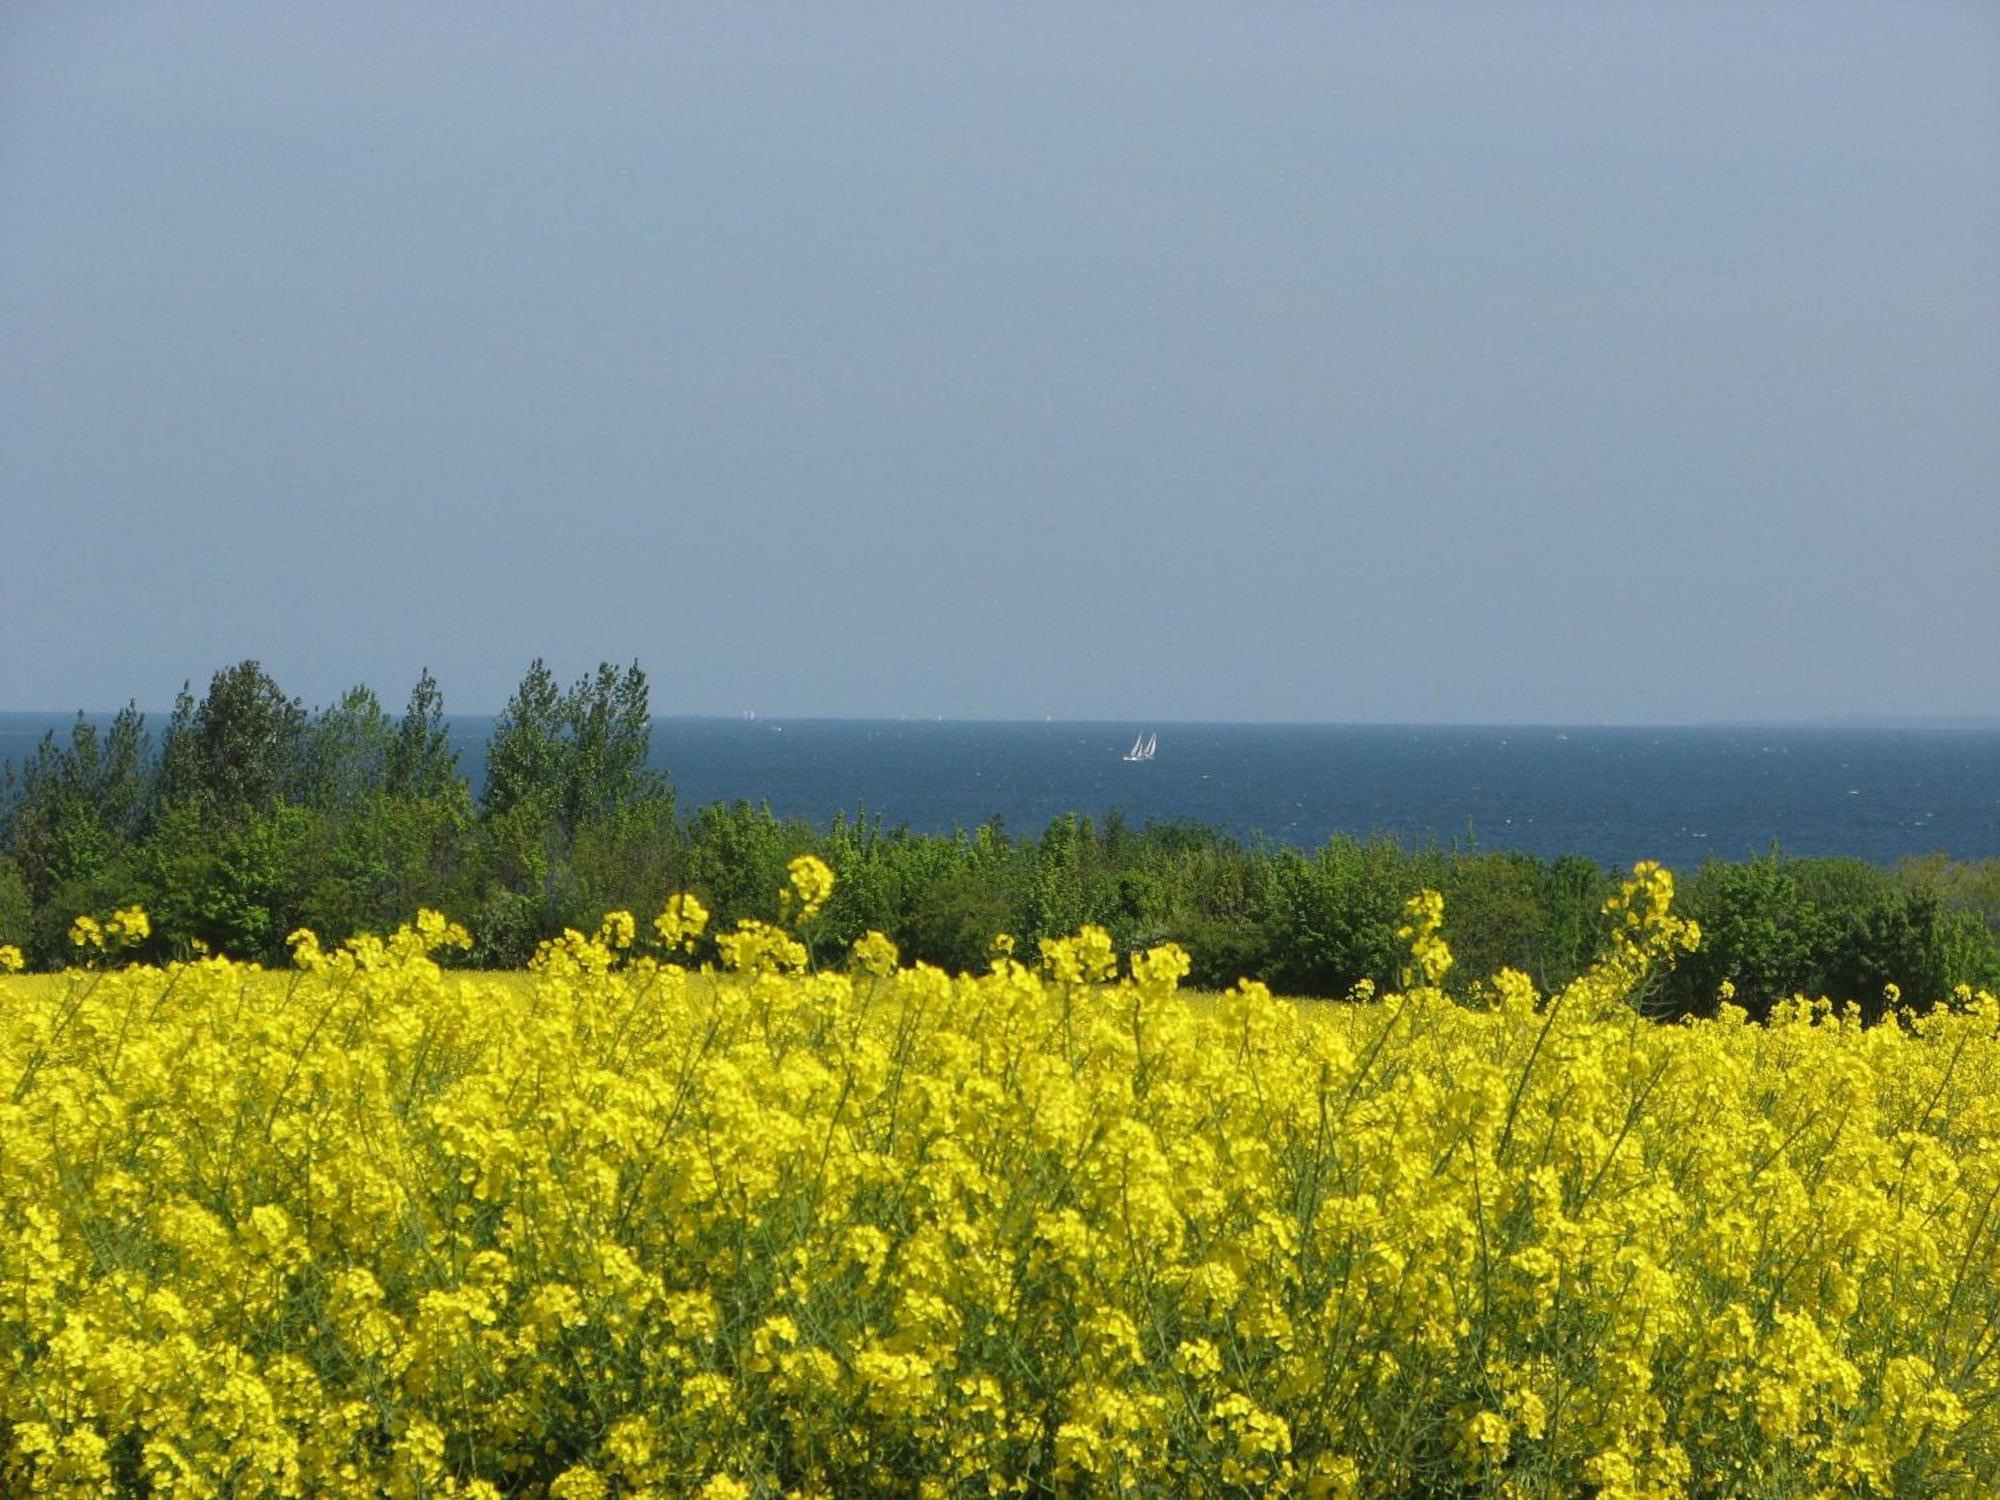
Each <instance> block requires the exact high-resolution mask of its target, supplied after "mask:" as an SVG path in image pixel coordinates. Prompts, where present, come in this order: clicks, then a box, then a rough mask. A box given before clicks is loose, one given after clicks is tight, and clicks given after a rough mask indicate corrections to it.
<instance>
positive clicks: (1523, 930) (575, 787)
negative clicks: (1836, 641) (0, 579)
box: [0, 662, 2000, 1014]
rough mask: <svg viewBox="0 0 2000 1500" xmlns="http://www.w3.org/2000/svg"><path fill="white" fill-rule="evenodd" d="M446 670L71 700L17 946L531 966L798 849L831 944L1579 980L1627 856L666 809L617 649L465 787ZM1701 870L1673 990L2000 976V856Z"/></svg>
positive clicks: (12, 875) (43, 788)
mask: <svg viewBox="0 0 2000 1500" xmlns="http://www.w3.org/2000/svg"><path fill="white" fill-rule="evenodd" d="M442 715H443V700H442V697H441V695H440V694H439V692H438V689H437V684H436V683H435V682H434V681H433V680H432V679H431V678H430V677H429V675H428V674H426V675H425V676H424V677H423V678H422V679H421V680H420V681H419V683H418V684H417V687H416V690H415V691H414V692H413V693H412V694H411V698H410V703H409V707H408V709H407V710H406V712H405V713H404V714H403V715H402V716H401V718H400V719H397V718H392V717H391V716H389V715H387V714H385V713H384V712H383V711H382V709H381V707H380V705H379V704H378V703H377V702H376V700H375V698H374V696H373V694H371V693H369V692H368V691H367V690H366V689H356V690H354V691H353V692H351V693H349V694H348V695H346V696H345V697H344V698H343V699H342V700H341V701H340V702H339V703H338V704H336V705H334V706H333V707H331V708H328V709H323V710H320V711H318V712H317V713H312V714H309V713H307V712H306V711H305V710H304V708H303V707H302V706H301V705H300V704H298V703H297V701H296V700H291V699H287V698H285V697H284V695H283V694H282V693H281V692H280V691H279V690H278V689H277V687H276V685H275V684H274V683H272V682H271V680H270V678H269V677H268V676H267V675H265V674H264V672H263V671H262V669H261V668H259V667H258V666H257V664H256V663H254V662H245V663H242V664H240V665H239V666H236V667H232V668H230V669H229V670H228V671H226V672H223V673H219V674H217V676H216V678H215V680H214V682H213V683H212V684H211V686H210V689H209V691H208V694H207V695H206V697H205V698H203V699H202V700H200V701H199V702H197V701H196V700H195V699H194V698H193V697H192V696H191V695H189V694H188V693H187V692H186V691H185V690H184V691H183V693H182V697H181V701H180V703H179V704H178V705H177V707H176V709H175V712H174V714H173V716H172V717H171V718H170V720H169V722H168V724H167V725H166V728H165V730H164V733H163V734H162V736H161V739H160V743H159V745H158V746H157V747H155V745H154V744H153V742H152V738H151V736H150V735H149V734H148V732H147V730H146V727H145V724H144V721H143V718H142V717H141V716H140V715H138V714H137V713H136V712H132V711H130V710H128V711H127V713H125V714H123V715H120V717H119V719H118V720H117V722H116V723H114V724H113V725H111V726H110V727H109V729H108V730H106V731H104V732H101V733H100V731H99V730H98V729H97V728H96V727H94V726H93V725H91V724H89V723H87V722H84V721H83V720H81V719H79V721H78V723H77V725H76V727H75V729H74V731H73V732H72V734H71V736H70V737H69V740H68V742H67V743H65V742H63V741H61V740H59V739H57V738H56V737H54V736H51V737H50V738H49V739H48V740H47V741H45V742H44V744H43V745H42V747H41V748H40V750H39V751H38V753H37V754H36V756H35V757H33V758H32V759H31V760H30V761H29V762H28V763H27V764H26V765H24V766H20V767H10V768H9V769H8V773H7V777H6V784H5V797H4V803H0V942H10V943H15V944H18V945H19V946H21V947H22V948H23V949H24V950H25V951H26V952H27V954H28V955H29V958H30V960H31V961H32V962H34V963H36V964H37V965H40V966H53V965H57V964H60V963H61V962H63V961H64V959H65V957H66V956H67V955H68V952H69V945H68V937H67V934H68V930H69V924H70V921H71V919H72V917H74V916H75V915H76V914H78V913H80V912H103V911H108V910H109V909H111V908H112V907H115V906H120V905H124V904H125V903H127V902H133V901H137V902H139V903H142V904H143V905H144V906H145V907H146V908H147V910H148V911H149V912H150V913H151V914H152V919H153V930H154V936H153V938H152V945H153V949H154V950H155V951H154V952H153V953H152V955H151V956H154V957H167V956H172V955H176V954H184V953H186V952H189V951H192V949H193V947H194V945H195V944H197V943H200V944H203V945H206V947H208V948H209V949H210V950H212V951H218V952H223V953H228V954H231V955H233V956H236V957H240V958H252V959H262V960H266V961H272V962H275V961H279V960H281V959H282V957H283V951H284V950H283V940H284V937H285V935H286V934H287V933H289V932H290V931H292V930H293V929H294V928H297V927H301V926H308V927H312V928H313V929H315V930H316V931H319V932H324V933H348V932H361V931H386V930H388V929H390V928H392V927H394V926H395V925H396V924H397V923H398V922H400V921H402V920H404V919H406V918H407V917H408V915H409V914H410V913H411V912H413V911H414V910H415V909H416V908H417V907H418V906H419V905H429V906H434V907H439V908H441V909H443V910H445V911H447V912H449V913H450V914H451V915H452V916H454V917H456V918H458V919H460V920H462V921H464V922H465V924H466V925H467V926H468V927H469V928H470V929H471V930H472V932H473V934H474V936H475V938H476V940H477V946H476V948H475V949H474V951H473V953H472V954H471V955H470V956H469V961H470V962H473V963H477V964H482V965H490V966H512V965H516V964H519V963H520V962H522V961H523V960H524V959H525V958H526V957H527V955H528V954H529V953H530V952H532V951H533V948H534V946H535V944H536V943H537V942H538V941H540V940H541V939H542V938H544V937H548V936H551V935H553V934H555V933H558V932H560V931H561V930H562V929H563V928H564V927H570V926H574V927H582V928H590V927H594V925H595V923H596V921H597V918H598V917H599V915H600V914H601V913H603V912H605V911H607V910H614V909H619V908H627V909H631V910H634V911H639V912H641V913H644V912H647V911H650V910H655V909H657V907H658V904H659V903H660V901H661V900H662V899H663V898H664V897H665V895H666V894H667V893H669V892H671V891H674V890H681V889H686V890H692V891H694V892H696V893H698V894H699V895H700V896H701V897H702V898H703V900H704V901H706V902H707V903H708V904H709V905H710V906H711V907H712V908H713V909H714V910H715V912H716V913H717V915H718V916H719V917H721V918H722V919H724V920H725V921H727V920H729V919H732V918H734V917H737V916H766V917H768V916H770V915H772V914H773V908H774V903H775V900H776V895H775V893H776V892H777V890H778V889H779V887H780V886H781V885H782V884H783V883H784V878H785V875H784V872H785V865H786V862H787V861H788V860H790V859H791V858H792V857H793V856H795V855H797V854H801V853H808V852H810V853H816V854H818V855H820V856H821V857H822V858H824V859H825V860H826V861H827V862H828V863H829V864H831V865H832V866H833V868H834V870H835V872H836V873H837V875H838V876H839V887H838V891H837V894H836V895H835V897H834V900H833V903H832V905H831V906H830V907H829V908H828V910H827V913H826V917H825V920H824V921H823V922H822V923H821V924H820V928H819V931H818V933H817V934H816V939H817V941H818V942H820V943H821V944H823V945H824V946H825V948H826V950H827V953H828V955H831V954H832V953H833V952H834V951H835V950H844V949H845V947H846V945H847V944H848V943H850V942H851V941H852V940H853V939H854V938H856V937H858V936H859V935H860V934H861V933H863V932H864V931H866V930H868V929H869V928H875V929H878V930H880V931H882V932H885V933H887V934H889V935H890V936H891V937H892V938H894V939H895V941H896V942H897V943H898V944H899V945H900V946H901V948H902V949H903V951H904V952H905V953H906V954H907V955H909V956H910V957H912V958H915V959H923V960H926V961H929V962H931V963H934V964H938V965H941V966H943V967H945V968H948V969H953V970H957V969H963V968H970V967H975V966H978V965H980V964H982V963H983V962H984V960H985V958H986V952H987V945H988V941H989V939H990V937H991V935H992V934H993V933H994V932H996V931H1007V932H1011V933H1013V934H1015V935H1016V936H1017V938H1019V939H1020V940H1021V942H1022V945H1023V948H1024V950H1025V949H1026V948H1027V947H1028V946H1029V945H1031V944H1032V943H1033V942H1035V941H1037V940H1039V939H1041V938H1044V937H1051V936H1057V935H1061V934H1065V933H1069V932H1073V931H1075V930H1076V928H1077V927H1078V926H1079V925H1080V924H1081V923H1083V922H1096V923H1099V924H1101V925H1103V926H1105V927H1106V928H1108V929H1109V930H1110V931H1111V933H1112V934H1113V936H1114V937H1115V938H1116V939H1117V940H1118V942H1119V944H1120V946H1121V947H1123V948H1126V949H1131V948H1135V947H1141V946H1144V945H1148V944H1152V943H1157V942H1161V941H1165V940H1169V939H1171V940H1173V941H1176V942H1179V943H1181V944H1183V945H1184V946H1186V947H1187V948H1188V949H1189V950H1190V952H1191V953H1192V954H1193V955H1194V963H1195V970H1194V974H1193V977H1192V981H1191V982H1192V983H1195V984H1198V985H1202V986H1205V987H1209V988H1220V987H1223V986H1226V985H1227V984H1229V983H1231V982H1233V981H1234V980H1235V979H1237V978H1238V977H1241V976H1251V977H1256V978H1260V979H1263V980H1264V981H1266V982H1267V983H1269V984H1270V985H1271V986H1273V987H1274V988H1275V989H1277V990H1279V991H1281V992H1284V993H1290V994H1300V995H1343V994H1346V993H1347V992H1348V991H1350V990H1351V989H1352V988H1353V986H1354V985H1355V984H1356V983H1357V982H1359V981H1361V980H1363V979H1368V980H1372V981H1374V982H1375V983H1376V984H1377V985H1380V986H1386V985H1389V984H1392V983H1393V982H1394V981H1395V979H1396V977H1397V976H1396V971H1397V965H1398V962H1399V950H1398V946H1397V944H1396V942H1395V937H1394V933H1395V929H1396V927H1397V925H1398V924H1399V922H1400V912H1401V908H1402V905H1403V902H1404V901H1405V900H1406V899H1407V898H1408V897H1409V896H1410V895H1412V894H1413V893H1415V892H1416V891H1418V890H1419V889H1422V888H1425V887H1431V888H1435V889H1437V890H1440V891H1442V892H1443V893H1444V896H1445V900H1446V910H1447V911H1448V912H1449V913H1450V918H1449V921H1450V927H1449V936H1450V940H1451V943H1452V946H1453V948H1454V950H1455V951H1456V952H1457V953H1458V954H1459V955H1460V958H1461V965H1460V968H1459V972H1460V973H1465V974H1487V973H1491V972H1493V971H1494V970H1497V969H1499V968H1501V967H1503V966H1511V967H1514V968H1518V969H1522V970H1525V971H1527V972H1529V973H1530V974H1532V975H1534V976H1535V977H1536V979H1538V980H1539V981H1540V982H1542V983H1543V984H1544V985H1550V986H1554V985H1560V984H1563V983H1565V982H1567V981H1568V980H1569V979H1570V978H1572V977H1574V976H1575V975H1576V974H1577V973H1579V972H1580V971H1581V970H1582V969H1583V968H1584V967H1585V966H1586V965H1587V964H1588V963H1589V961H1590V960H1591V958H1592V957H1593V956H1594V955H1595V954H1596V953H1597V951H1598V945H1599V942H1600V939H1601V936H1602V931H1603V922H1602V919H1601V908H1602V906H1603V904H1604V901H1605V900H1606V898H1607V897H1608V896H1609V895H1610V894H1611V892H1612V890H1613V888H1614V882H1613V874H1614V872H1612V871H1608V870H1606V869H1604V868H1603V867H1601V866H1599V865H1598V864H1596V863H1595V862H1593V861H1591V860H1588V859H1583V858H1578V857H1564V858H1560V859H1556V860H1545V859H1539V858H1536V857H1533V856H1530V855H1525V854H1515V853H1497V852H1481V851H1465V850H1448V849H1441V848H1404V847H1402V846H1400V845H1398V844H1396V843H1394V842H1389V841H1384V840H1374V841H1366V842H1363V841H1357V840H1354V839H1349V838H1336V839H1334V840H1333V841H1331V842H1329V843H1327V844H1325V845H1324V846H1322V847H1320V848H1318V849H1315V850H1301V849H1294V848H1289V847H1282V846H1249V847H1246V846H1244V845H1242V844H1240V843H1239V842H1237V841H1235V840H1232V839H1230V838H1228V837H1226V836H1224V835H1222V834H1221V833H1219V832H1217V831H1215V830H1212V829H1208V828H1203V827H1195V826H1187V825H1178V824H1169V825H1159V824H1154V825H1150V826H1148V827H1146V828H1143V829H1133V828H1129V827H1127V826H1126V824H1125V823H1124V822H1123V821H1122V820H1121V819H1120V818H1118V817H1117V816H1116V815H1115V814H1113V815H1111V816H1108V817H1105V818H1103V819H1101V820H1095V821H1094V820H1092V819H1089V818H1078V817H1065V818H1061V819H1058V820H1057V821H1055V822H1054V823H1052V824H1050V825H1049V826H1048V827H1047V828H1046V829H1044V830H1042V831H1041V832H1040V834H1039V835H1036V836H1020V835H1013V834H1009V833H1007V832H1003V831H1002V830H1001V829H999V828H998V827H993V826H982V827H978V828H974V829H969V830H961V831H959V832H957V833H953V834H949V835H926V834H917V833H912V832H910V831H909V830H907V829H905V828H897V827H891V826H887V825H885V824H884V823H882V822H881V821H879V820H874V819H869V820H864V821H859V822H856V821H848V820H845V819H836V820H835V821H834V823H833V824H832V825H831V826H830V827H823V828H815V827H812V826H810V825H808V824H805V823H803V822H796V821H785V820H781V819H778V818H776V817H774V816H773V815H772V814H771V813H770V812H769V811H768V810H767V809H764V808H760V807H753V806H751V805H749V804H746V803H736V804H734V805H727V806H724V805H718V806H711V807H705V808H701V809H699V810H696V811H694V812H692V813H691V814H688V813H683V812H682V810H681V809H680V808H679V807H678V806H677V805H676V803H675V799H674V795H673V791H672V788H671V787H670V786H669V785H667V784H666V782H665V781H664V780H663V779H661V778H660V777H658V776H657V774H655V773H652V772H649V771H648V770H647V769H646V768H645V754H646V747H647V742H646V725H647V723H648V720H647V690H646V682H645V678H644V675H643V674H642V673H641V672H640V671H639V669H638V668H637V667H636V666H635V667H632V668H629V669H626V670H624V671H622V672H621V671H618V670H616V669H613V668H612V667H610V666H605V667H602V668H600V669H599V670H598V672H597V673H595V674H593V675H592V676H590V677H587V678H585V679H584V680H582V681H580V682H578V683H576V684H575V685H574V686H572V687H570V688H569V689H567V690H566V691H565V690H562V689H560V688H558V686H557V684H556V683H555V682H554V681H553V679H552V678H551V677H550V675H549V674H548V672H547V670H546V669H545V668H543V667H542V666H541V664H540V663H536V665H535V666H534V667H533V668H532V669H531V670H530V672H529V675H528V677H527V679H526V680H524V682H523V683H522V686H521V689H520V691H519V692H517V694H516V695H515V698H514V700H513V701H512V702H511V703H510V704H509V705H508V710H507V713H506V714H505V715H503V716H502V717H501V719H500V720H499V721H498V722H497V723H496V725H495V730H494V737H493V740H492V742H491V744H490V746H489V754H488V764H489V767H490V768H491V769H490V771H489V776H488V783H487V785H486V786H485V787H484V788H483V789H482V790H481V792H480V793H479V794H478V795H477V796H475V794H474V791H473V789H472V788H471V787H470V786H469V785H468V784H467V782H466V781H465V779H464V778H463V777H462V776H460V775H459V774H458V771H457V768H456V765H455V763H454V761H453V758H452V755H451V752H450V750H449V748H448V747H447V745H446V741H445V736H444V732H443V717H442ZM1680 874H1681V893H1680V908H1681V909H1682V910H1683V911H1684V912H1685V913H1686V914H1687V915H1689V916H1691V917H1693V918H1695V919H1696V920H1697V921H1699V922H1700V923H1701V925H1702V929H1703V931H1704V934H1705V940H1704V942H1703V944H1702V948H1701V951H1700V952H1699V953H1698V954H1696V955H1694V956H1692V957H1691V958H1690V959H1688V960H1687V961H1685V962H1684V963H1682V964H1681V965H1680V967H1679V968H1678V969H1677V970H1676V971H1675V973H1674V975H1673V976H1672V978H1671V980H1669V981H1668V982H1667V987H1666V988H1665V990H1664V991H1663V992H1662V993H1661V994H1660V996H1659V997H1658V1003H1659V1004H1661V1005H1662V1006H1664V1007H1665V1008H1667V1009H1668V1010H1669V1011H1670V1012H1674V1013H1688V1012H1700V1011H1704V1010H1707V1009H1710V1008H1712V1007H1713V1004H1714V1001H1715V997H1716V995H1717V993H1718V991H1719V990H1720V988H1721V986H1722V984H1723V982H1724V981H1725V980H1726V981H1729V982H1730V983H1731V984H1733V985H1734V986H1735V989H1736V992H1737V999H1738V1002H1739V1003H1741V1004H1745V1005H1747V1006H1748V1007H1749V1008H1750V1009H1751V1011H1752V1012H1753V1014H1761V1013H1762V1012H1763V1011H1764V1010H1766V1009H1767V1008H1768V1007H1769V1005H1770V1004H1771V1003H1772V1002H1773V1001H1774V1000H1777V999H1782V998H1784V997H1787V996H1789V995H1791V994H1793V993H1795V992H1801V991H1802V992H1804V993H1807V994H1810V995H1819V994H1830V995H1835V996H1839V997H1844V998H1853V999H1856V1000H1859V1001H1861V1002H1862V1003H1863V1004H1864V1006H1870V1007H1875V1006H1879V1004H1880V1002H1881V997H1882V994H1883V989H1884V986H1885V985H1888V984H1895V985H1897V986H1899V987H1900V988H1901V990H1902V991H1903V992H1904V993H1906V994H1909V995H1913V996H1914V995H1926V996H1929V995H1940V994H1946V993H1949V992H1950V991H1951V989H1952V988H1953V987H1954V986H1956V985H1958V984H1960V983H1971V984H1975V985H1977V984H1987V985H1991V984H1993V983H1995V982H2000V949H1996V942H1995V932H1996V929H2000V861H1986V862H1984V863H1980V864H1963V863H1959V864H1954V863H1950V862H1947V861H1945V860H1942V859H1933V860H1927V861H1920V862H1913V863H1906V864H1904V865H1902V866H1899V867H1897V868H1895V869H1884V868H1881V867H1877V866H1873V865H1869V864H1865V863H1863V862H1861V861H1858V860H1847V859H1790V858H1786V857H1783V856H1782V855H1780V854H1777V853H1775V852H1774V853H1773V854H1772V855H1771V856H1769V857H1768V858H1764V859H1758V860H1753V861H1750V862H1747V863H1737V864H1725V863H1719V862H1718V863H1711V864H1709V865H1705V866H1703V867H1702V868H1700V869H1698V870H1684V871H1682V872H1680Z"/></svg>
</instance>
